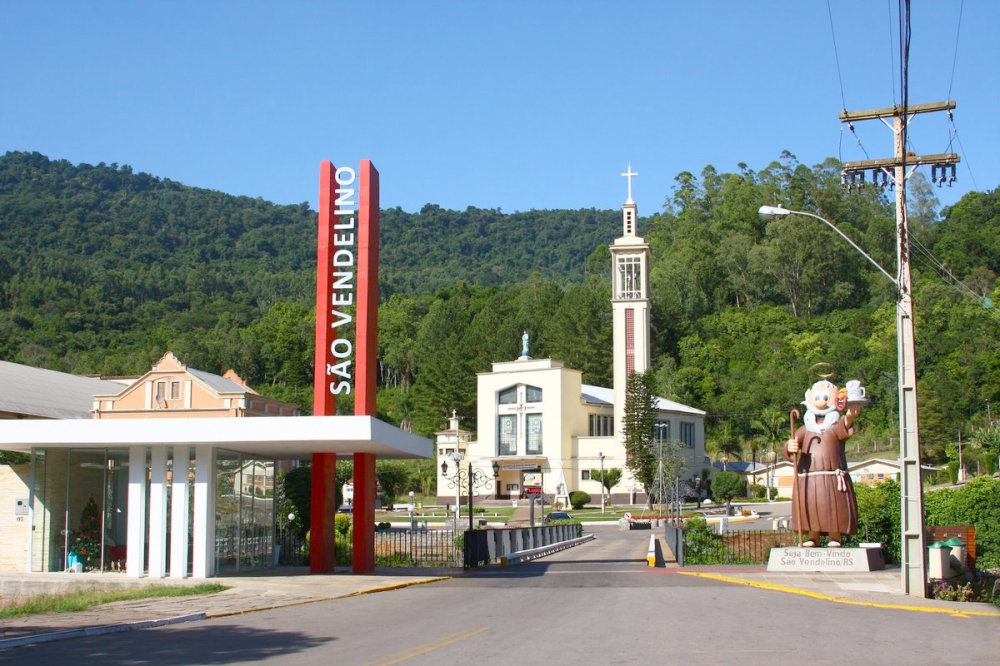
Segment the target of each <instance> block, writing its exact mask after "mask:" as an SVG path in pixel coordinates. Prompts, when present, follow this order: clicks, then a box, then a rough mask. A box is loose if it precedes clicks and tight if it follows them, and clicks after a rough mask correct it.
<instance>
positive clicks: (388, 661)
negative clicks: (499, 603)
mask: <svg viewBox="0 0 1000 666" xmlns="http://www.w3.org/2000/svg"><path fill="white" fill-rule="evenodd" d="M487 629H489V627H480V628H479V629H472V630H470V631H463V632H459V633H457V634H452V635H450V636H445V637H444V638H439V639H438V640H436V641H432V642H430V643H425V644H423V645H418V646H416V647H412V648H410V649H408V650H401V651H400V652H397V653H396V654H391V655H389V656H388V657H383V658H382V659H381V660H379V661H368V662H365V663H364V664H362V666H392V664H398V663H400V662H403V661H406V660H407V659H413V658H414V657H419V656H420V655H422V654H427V653H428V652H433V651H434V650H440V649H441V648H443V647H446V646H448V645H451V644H452V643H457V642H459V641H463V640H465V639H466V638H471V637H472V636H475V635H476V634H481V633H483V632H484V631H486V630H487Z"/></svg>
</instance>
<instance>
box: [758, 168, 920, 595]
mask: <svg viewBox="0 0 1000 666" xmlns="http://www.w3.org/2000/svg"><path fill="white" fill-rule="evenodd" d="M897 178H898V179H899V180H900V181H901V180H902V173H901V169H897ZM897 208H900V210H898V211H897V218H898V219H900V220H901V223H900V224H898V225H897V228H898V233H897V237H896V269H897V273H898V278H897V277H893V276H892V275H891V274H890V273H889V272H888V271H886V270H885V269H884V268H882V266H880V265H879V264H878V262H876V261H875V260H874V259H872V258H871V257H870V256H868V254H867V253H866V252H865V251H864V250H862V249H861V248H860V247H858V245H857V244H856V243H855V242H854V241H852V240H851V239H850V238H848V237H847V236H846V235H844V233H843V232H842V231H841V230H840V229H838V228H837V227H836V226H835V225H834V224H833V223H832V222H830V221H829V220H826V219H824V218H822V217H820V216H819V215H814V214H813V213H807V212H805V211H801V210H789V209H787V208H782V207H780V206H761V207H760V209H759V210H758V211H757V214H758V215H759V216H760V218H761V219H763V220H773V219H774V218H775V217H777V216H779V215H782V216H783V215H803V216H805V217H811V218H813V219H816V220H819V221H820V222H822V223H823V224H825V225H826V226H828V227H830V228H831V229H833V230H834V231H836V232H837V233H838V234H839V235H840V236H841V237H842V238H843V239H844V240H846V241H847V242H848V243H850V244H851V247H853V248H854V249H855V250H857V251H858V252H860V253H861V255H862V256H863V257H864V258H865V259H867V260H868V261H869V263H871V264H872V265H873V266H875V268H877V269H879V271H881V273H882V274H883V275H885V276H886V277H887V278H889V280H891V281H892V283H893V284H894V285H896V358H897V371H896V375H897V377H896V379H897V389H898V391H899V482H900V495H901V498H900V499H901V515H900V518H901V520H900V531H901V543H900V570H901V575H902V587H903V592H904V593H905V594H914V595H919V596H921V597H923V596H926V595H927V572H926V571H925V569H924V566H925V559H926V558H925V552H924V498H923V488H922V487H921V479H920V432H919V428H918V421H917V358H916V350H915V344H914V333H913V282H912V276H911V274H910V251H909V238H908V236H909V231H908V229H907V226H906V218H905V211H901V206H897Z"/></svg>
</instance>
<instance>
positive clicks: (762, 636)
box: [0, 527, 1000, 666]
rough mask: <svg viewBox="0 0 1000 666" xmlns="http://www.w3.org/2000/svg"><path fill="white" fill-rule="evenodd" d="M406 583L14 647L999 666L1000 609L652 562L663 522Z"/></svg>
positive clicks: (46, 656)
mask: <svg viewBox="0 0 1000 666" xmlns="http://www.w3.org/2000/svg"><path fill="white" fill-rule="evenodd" d="M592 531H594V532H595V533H596V534H597V535H598V536H597V539H596V540H594V541H592V542H590V543H588V544H584V545H582V546H578V547H576V548H573V549H570V550H567V551H563V552H561V553H559V554H557V555H554V556H550V557H548V558H545V559H543V560H538V561H535V562H531V563H528V564H526V565H524V566H521V567H517V568H498V567H495V568H489V569H487V570H483V571H481V572H479V573H476V574H474V575H470V576H466V577H460V578H455V579H452V580H448V581H443V582H438V583H432V584H428V585H418V586H415V587H409V588H405V589H401V590H397V591H392V592H385V593H379V594H372V595H366V596H360V597H354V598H349V599H341V600H336V601H331V602H323V603H316V604H308V605H304V606H296V607H292V608H286V609H279V610H274V611H266V612H258V613H250V614H246V615H241V616H233V617H228V618H220V619H217V620H211V621H205V622H194V623H188V624H181V625H173V626H168V627H161V628H159V629H152V630H147V631H138V632H131V633H122V634H111V635H104V636H95V637H87V638H81V639H76V640H68V641H61V642H57V643H48V644H42V645H36V646H31V647H26V648H20V649H15V650H9V651H5V652H3V653H0V662H3V661H4V660H9V663H16V664H19V665H24V666H29V665H30V666H47V665H49V664H52V665H59V666H67V665H70V664H73V665H75V664H87V665H88V666H114V665H119V664H156V665H158V666H172V665H174V664H244V663H266V664H333V665H361V664H363V665H367V666H375V665H382V666H388V665H389V664H405V665H406V666H428V665H431V664H433V665H435V666H439V665H441V664H447V665H451V664H479V663H483V664H503V665H505V666H506V665H508V664H511V665H516V664H546V665H548V666H558V665H561V664H573V665H574V666H575V665H578V664H584V665H586V664H684V665H698V664H740V665H741V666H742V665H746V664H768V665H769V666H774V665H780V664H796V665H800V664H803V663H809V664H832V663H838V664H839V663H845V662H849V663H876V664H879V665H880V666H882V665H884V664H934V665H935V666H937V665H941V664H971V663H974V664H979V665H982V664H990V663H996V660H997V655H998V654H1000V627H998V626H997V620H996V619H995V618H956V617H950V616H943V615H932V614H927V613H919V612H912V611H905V610H894V609H886V608H874V607H864V606H848V605H843V604H836V603H832V602H829V601H824V600H819V599H811V598H808V597H802V596H796V595H790V594H785V593H782V592H775V591H770V590H759V589H755V588H750V587H745V586H737V585H731V584H729V583H723V582H716V581H711V580H707V579H701V578H696V577H692V576H687V575H684V574H680V573H676V572H675V571H673V570H664V569H650V568H648V567H647V566H646V564H645V552H646V546H647V543H648V539H649V532H645V533H643V532H619V531H617V530H615V529H614V528H612V527H595V528H593V530H592Z"/></svg>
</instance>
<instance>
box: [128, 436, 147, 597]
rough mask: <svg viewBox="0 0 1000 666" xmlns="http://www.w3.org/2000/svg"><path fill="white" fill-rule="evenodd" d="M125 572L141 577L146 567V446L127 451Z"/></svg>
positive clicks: (130, 448)
mask: <svg viewBox="0 0 1000 666" xmlns="http://www.w3.org/2000/svg"><path fill="white" fill-rule="evenodd" d="M126 542H127V544H128V545H127V550H126V558H127V562H126V565H125V573H126V574H127V575H128V576H130V577H133V578H141V577H142V575H143V571H144V570H145V569H146V558H145V555H144V553H145V550H146V447H145V446H130V447H129V451H128V533H127V536H126Z"/></svg>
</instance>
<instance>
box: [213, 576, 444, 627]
mask: <svg viewBox="0 0 1000 666" xmlns="http://www.w3.org/2000/svg"><path fill="white" fill-rule="evenodd" d="M450 578H451V576H438V577H436V578H425V579H423V580H412V581H408V582H406V583H396V584H395V585H383V586H382V587H372V588H369V589H367V590H358V591H357V592H349V593H348V594H340V595H337V596H335V597H323V598H322V599H303V600H301V601H290V602H288V603H286V604H275V605H273V606H259V607H256V608H246V609H244V610H237V611H225V612H223V613H206V615H205V616H206V618H216V617H232V616H234V615H246V614H247V613H257V612H260V611H270V610H278V609H279V608H291V607H293V606H304V605H306V604H318V603H320V602H321V601H335V600H337V599H349V598H351V597H360V596H362V595H364V594H375V593H376V592H389V591H391V590H400V589H402V588H404V587H411V586H413V585H423V584H425V583H437V582H439V581H442V580H448V579H450Z"/></svg>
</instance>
